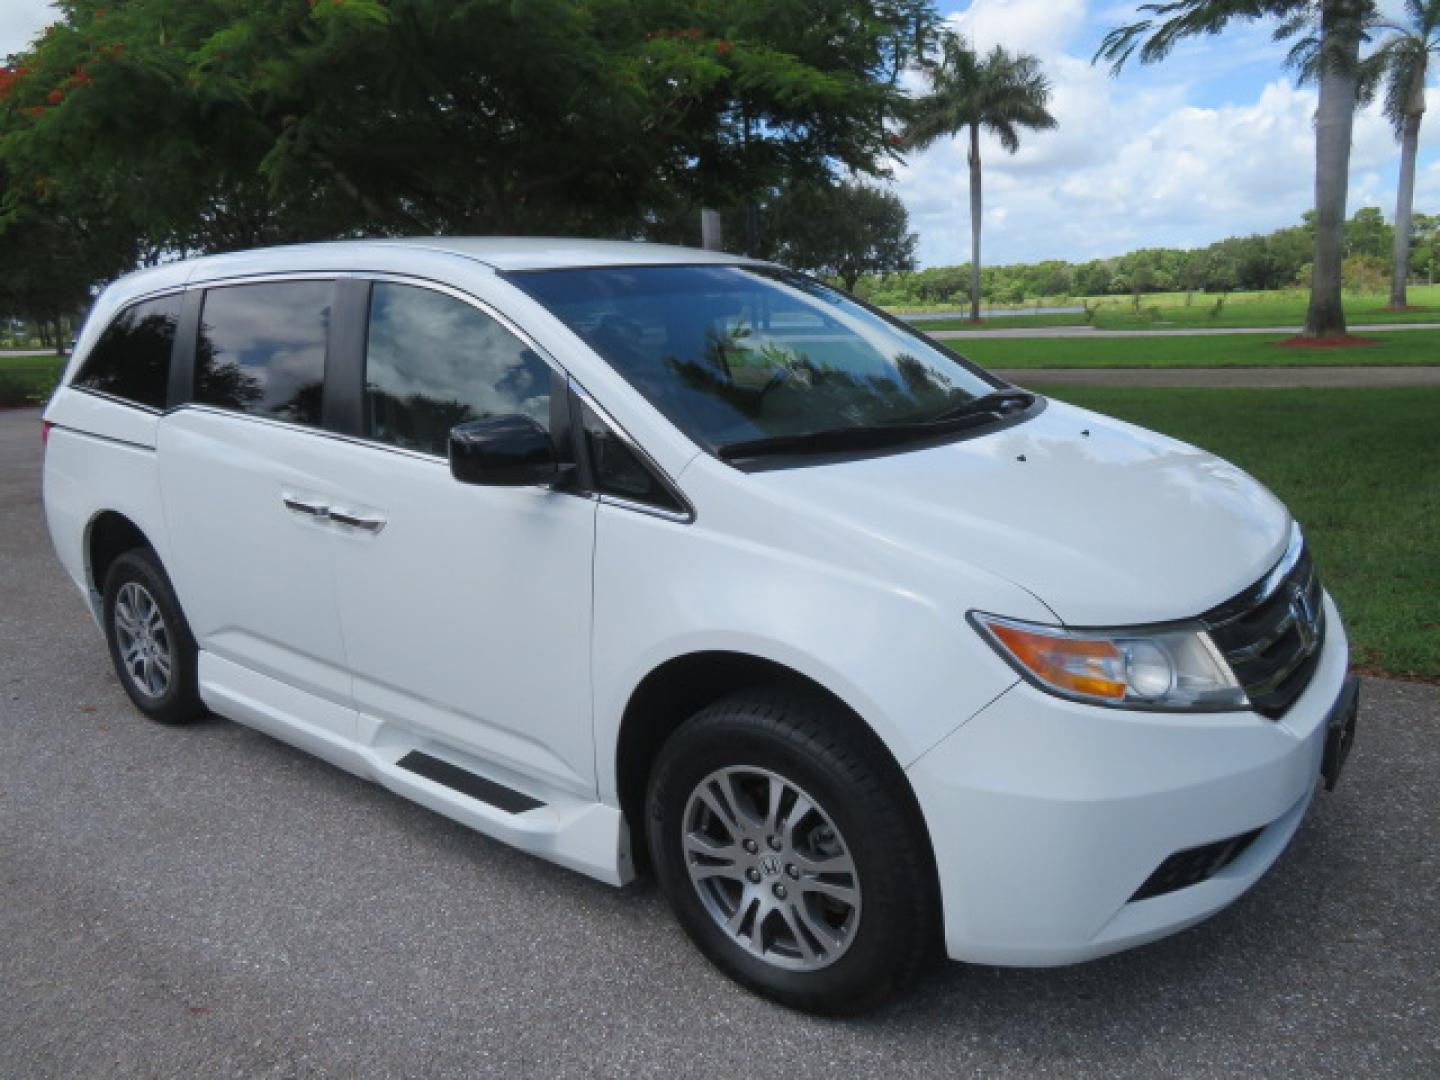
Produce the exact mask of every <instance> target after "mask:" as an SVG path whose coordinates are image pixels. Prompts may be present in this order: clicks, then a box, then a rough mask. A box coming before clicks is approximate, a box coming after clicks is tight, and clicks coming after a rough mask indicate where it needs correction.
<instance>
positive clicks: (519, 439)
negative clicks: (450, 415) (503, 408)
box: [450, 413, 561, 487]
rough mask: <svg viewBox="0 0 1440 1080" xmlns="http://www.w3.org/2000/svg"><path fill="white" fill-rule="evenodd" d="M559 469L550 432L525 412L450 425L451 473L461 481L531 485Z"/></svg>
mask: <svg viewBox="0 0 1440 1080" xmlns="http://www.w3.org/2000/svg"><path fill="white" fill-rule="evenodd" d="M560 472H561V469H560V458H559V455H558V454H556V452H555V444H554V443H553V442H552V441H551V439H550V434H549V433H548V432H547V431H546V430H545V429H544V428H543V427H541V426H540V425H539V424H538V423H536V422H535V421H534V420H532V419H531V418H530V417H528V416H522V415H520V414H519V413H514V414H511V415H509V416H494V417H491V418H489V419H487V420H467V421H466V422H465V423H463V424H456V425H455V426H454V427H453V428H451V429H450V475H451V476H453V477H455V479H456V480H459V481H460V482H461V483H462V484H481V485H484V486H487V487H533V486H535V485H537V484H548V483H552V482H553V481H555V480H557V479H559V477H560Z"/></svg>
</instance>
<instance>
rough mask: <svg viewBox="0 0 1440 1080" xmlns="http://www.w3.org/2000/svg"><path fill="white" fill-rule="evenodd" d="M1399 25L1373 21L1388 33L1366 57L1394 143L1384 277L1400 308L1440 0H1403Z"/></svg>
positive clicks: (1438, 41) (1439, 47) (1439, 41)
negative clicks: (1391, 247)
mask: <svg viewBox="0 0 1440 1080" xmlns="http://www.w3.org/2000/svg"><path fill="white" fill-rule="evenodd" d="M1405 14H1406V16H1407V19H1406V23H1405V24H1404V25H1399V26H1397V25H1395V24H1393V23H1383V22H1382V23H1377V24H1376V26H1377V29H1380V30H1388V31H1390V32H1391V36H1390V37H1388V38H1387V39H1386V40H1385V41H1384V42H1383V43H1382V44H1381V46H1380V48H1378V49H1377V50H1375V54H1374V55H1373V56H1372V57H1370V59H1369V60H1367V61H1366V65H1367V67H1369V68H1370V69H1371V71H1372V72H1373V74H1374V75H1375V77H1377V78H1379V79H1381V80H1383V81H1384V84H1385V116H1386V118H1387V119H1388V120H1389V121H1390V123H1391V124H1392V125H1393V126H1394V128H1395V138H1396V139H1398V140H1399V141H1400V184H1399V191H1398V192H1397V193H1396V197H1395V268H1394V271H1393V273H1392V275H1391V279H1390V306H1391V307H1397V308H1400V307H1405V306H1406V300H1407V299H1408V297H1407V296H1406V284H1407V282H1408V281H1409V278H1410V233H1411V220H1412V217H1413V214H1414V210H1415V158H1416V155H1417V154H1418V153H1419V149H1420V123H1421V121H1423V120H1424V119H1425V83H1426V81H1427V79H1428V77H1429V74H1430V54H1431V53H1440V0H1405Z"/></svg>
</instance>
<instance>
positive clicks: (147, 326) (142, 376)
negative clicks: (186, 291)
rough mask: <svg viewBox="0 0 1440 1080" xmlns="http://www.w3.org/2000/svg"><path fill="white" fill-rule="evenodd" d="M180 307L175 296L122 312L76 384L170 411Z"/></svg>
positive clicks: (103, 336) (98, 345)
mask: <svg viewBox="0 0 1440 1080" xmlns="http://www.w3.org/2000/svg"><path fill="white" fill-rule="evenodd" d="M181 302H182V296H181V294H179V293H175V294H174V295H171V296H161V297H157V298H156V299H154V300H145V301H143V302H141V303H139V304H132V305H131V306H130V307H127V308H126V309H125V310H124V311H122V312H120V314H119V315H117V316H115V319H114V321H113V322H111V323H110V325H109V326H107V327H106V328H105V332H104V333H103V334H102V335H101V336H100V340H99V341H98V342H96V344H95V348H93V349H92V350H90V355H89V356H88V357H86V359H85V365H84V367H83V368H81V370H80V373H79V374H78V375H76V376H75V379H74V380H73V382H72V383H71V385H72V386H75V387H77V388H79V389H82V390H94V391H96V392H97V393H101V394H109V395H111V396H112V397H117V398H121V399H123V400H125V401H128V402H132V403H134V404H136V405H144V406H145V407H146V408H150V409H163V408H165V401H166V395H167V392H168V389H169V385H170V353H171V350H172V349H173V348H174V346H175V327H176V324H177V323H179V321H180V305H181Z"/></svg>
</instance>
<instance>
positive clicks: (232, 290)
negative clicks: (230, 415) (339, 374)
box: [195, 281, 332, 425]
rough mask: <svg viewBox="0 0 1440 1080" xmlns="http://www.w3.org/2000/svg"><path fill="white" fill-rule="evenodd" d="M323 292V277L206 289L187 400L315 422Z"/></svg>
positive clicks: (326, 307) (325, 307)
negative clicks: (190, 394)
mask: <svg viewBox="0 0 1440 1080" xmlns="http://www.w3.org/2000/svg"><path fill="white" fill-rule="evenodd" d="M331 292H332V285H331V283H330V282H328V281H292V282H277V283H275V284H273V285H231V286H227V287H225V288H223V289H211V290H210V291H208V292H207V293H206V294H205V306H204V308H203V309H202V311H201V316H200V340H199V342H198V344H197V345H196V368H195V400H196V401H199V402H201V403H203V404H205V405H217V406H219V407H220V408H222V409H237V410H239V411H241V412H247V413H256V414H258V415H262V416H274V417H277V418H278V419H281V420H289V421H291V422H293V423H297V424H315V425H319V423H320V405H321V396H322V392H323V390H324V386H325V331H326V328H327V327H328V326H329V324H330V297H331Z"/></svg>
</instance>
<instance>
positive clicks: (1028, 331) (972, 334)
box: [921, 322, 1440, 362]
mask: <svg viewBox="0 0 1440 1080" xmlns="http://www.w3.org/2000/svg"><path fill="white" fill-rule="evenodd" d="M921 329H923V328H921ZM1400 330H1440V323H1433V322H1432V323H1382V324H1381V325H1378V326H1352V327H1350V333H1352V334H1357V335H1363V334H1377V333H1390V332H1392V331H1400ZM925 332H926V333H927V334H929V335H930V336H931V337H933V338H935V339H937V340H939V341H964V340H966V339H967V338H1146V337H1160V338H1163V337H1224V336H1226V335H1227V334H1277V335H1285V334H1298V333H1300V328H1299V327H1298V326H1263V327H1258V326H1247V327H1236V328H1232V329H1224V328H1219V327H1210V326H1188V327H1183V328H1179V329H1175V330H1098V329H1096V328H1095V327H1093V326H1032V327H1028V328H1027V327H1015V328H1011V329H1005V330H926V331H925ZM1436 361H1437V362H1440V356H1437V357H1436Z"/></svg>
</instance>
